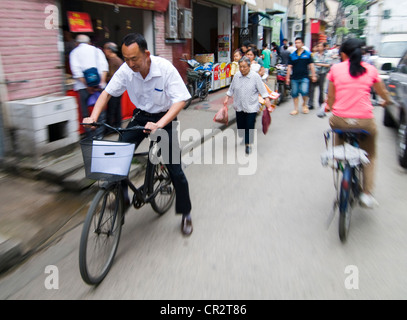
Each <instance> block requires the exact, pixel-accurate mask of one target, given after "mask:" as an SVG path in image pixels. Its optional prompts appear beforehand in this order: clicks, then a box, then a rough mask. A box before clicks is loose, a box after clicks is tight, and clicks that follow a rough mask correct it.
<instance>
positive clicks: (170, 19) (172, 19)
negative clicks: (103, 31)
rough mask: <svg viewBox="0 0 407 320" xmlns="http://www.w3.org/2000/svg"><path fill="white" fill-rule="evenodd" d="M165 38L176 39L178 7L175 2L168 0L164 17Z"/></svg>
mask: <svg viewBox="0 0 407 320" xmlns="http://www.w3.org/2000/svg"><path fill="white" fill-rule="evenodd" d="M165 37H166V38H167V39H176V38H178V5H177V0H170V2H169V4H168V10H167V12H166V15H165Z"/></svg>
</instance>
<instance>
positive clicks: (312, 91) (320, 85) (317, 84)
mask: <svg viewBox="0 0 407 320" xmlns="http://www.w3.org/2000/svg"><path fill="white" fill-rule="evenodd" d="M325 79H326V73H322V74H319V75H318V80H317V81H316V82H312V81H310V85H309V102H308V105H309V107H310V108H314V107H315V106H314V94H315V88H317V87H318V88H319V98H318V102H319V106H322V104H323V103H324V101H325V98H324V94H325V92H324V86H325Z"/></svg>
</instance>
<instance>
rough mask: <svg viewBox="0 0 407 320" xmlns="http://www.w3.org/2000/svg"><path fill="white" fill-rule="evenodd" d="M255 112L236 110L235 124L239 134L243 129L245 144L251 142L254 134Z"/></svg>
mask: <svg viewBox="0 0 407 320" xmlns="http://www.w3.org/2000/svg"><path fill="white" fill-rule="evenodd" d="M256 117H257V112H254V113H246V112H243V111H236V125H237V129H238V130H239V136H240V133H241V132H242V130H244V143H245V144H246V146H247V145H251V144H253V140H254V134H253V131H251V130H254V127H255V125H256Z"/></svg>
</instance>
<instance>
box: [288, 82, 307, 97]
mask: <svg viewBox="0 0 407 320" xmlns="http://www.w3.org/2000/svg"><path fill="white" fill-rule="evenodd" d="M308 89H309V79H308V78H303V79H298V80H294V79H291V96H292V97H293V98H298V95H299V94H300V93H301V95H302V96H303V97H307V96H308Z"/></svg>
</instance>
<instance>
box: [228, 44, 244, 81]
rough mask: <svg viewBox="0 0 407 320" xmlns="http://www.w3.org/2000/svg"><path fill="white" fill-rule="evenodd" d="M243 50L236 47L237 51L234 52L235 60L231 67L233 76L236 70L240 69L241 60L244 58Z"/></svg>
mask: <svg viewBox="0 0 407 320" xmlns="http://www.w3.org/2000/svg"><path fill="white" fill-rule="evenodd" d="M242 57H243V55H242V51H241V50H240V49H236V50H235V52H234V53H233V62H232V66H231V68H230V75H231V76H232V77H233V76H234V75H235V74H236V72H238V71H239V61H240V59H242Z"/></svg>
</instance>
